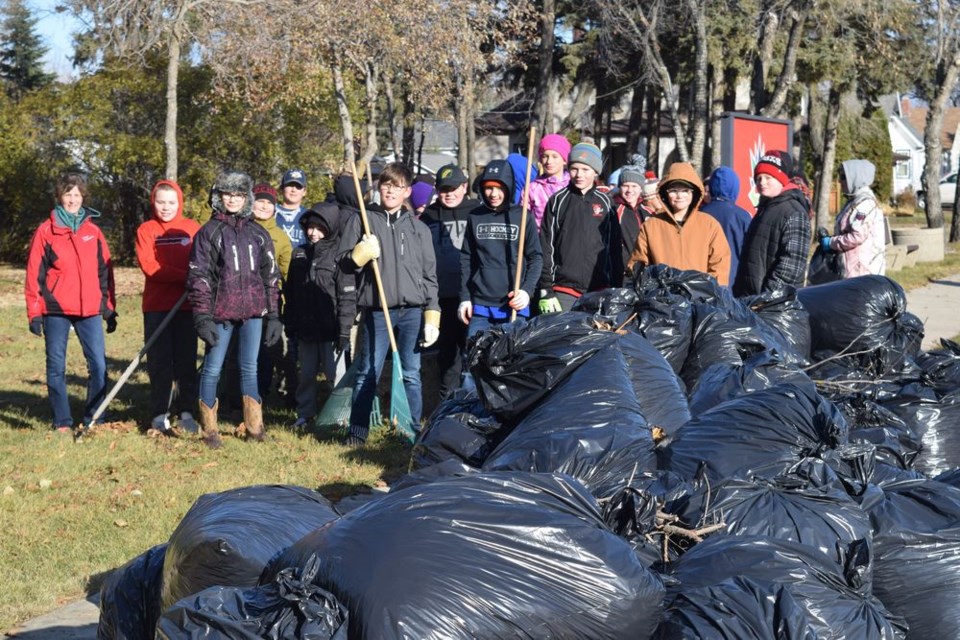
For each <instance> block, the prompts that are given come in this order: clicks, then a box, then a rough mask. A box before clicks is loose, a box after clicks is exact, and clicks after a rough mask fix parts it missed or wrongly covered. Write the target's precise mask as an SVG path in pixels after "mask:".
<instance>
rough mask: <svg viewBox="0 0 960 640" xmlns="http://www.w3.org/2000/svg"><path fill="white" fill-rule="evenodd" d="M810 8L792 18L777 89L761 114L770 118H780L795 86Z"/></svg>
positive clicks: (805, 8)
mask: <svg viewBox="0 0 960 640" xmlns="http://www.w3.org/2000/svg"><path fill="white" fill-rule="evenodd" d="M808 11H809V7H808V6H804V8H803V10H802V11H800V12H799V13H793V14H792V15H791V16H790V17H791V20H792V21H793V22H792V24H791V25H790V37H789V38H788V39H787V51H786V53H784V56H783V68H782V69H781V70H780V77H779V78H778V79H777V88H776V90H775V91H774V92H773V96H771V97H770V102H769V103H768V104H767V105H766V106H764V107H763V108H762V109H761V110H760V113H761V114H762V115H764V116H766V117H768V118H779V117H780V114H781V113H782V112H783V108H784V106H785V105H786V104H787V93H788V92H789V91H790V87H792V86H793V83H794V81H795V80H796V75H797V52H798V51H799V50H800V41H801V40H802V36H803V29H804V24H805V23H806V21H807V13H808Z"/></svg>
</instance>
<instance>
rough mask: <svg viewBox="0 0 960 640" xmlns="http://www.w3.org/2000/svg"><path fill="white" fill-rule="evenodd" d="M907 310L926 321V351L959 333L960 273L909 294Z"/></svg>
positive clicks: (924, 344) (924, 343) (924, 338)
mask: <svg viewBox="0 0 960 640" xmlns="http://www.w3.org/2000/svg"><path fill="white" fill-rule="evenodd" d="M907 311H909V312H910V313H912V314H914V315H915V316H917V317H918V318H920V319H921V320H922V321H923V326H924V335H923V349H924V350H925V351H929V350H930V349H934V348H937V347H939V346H940V338H952V337H954V336H955V335H957V334H960V274H955V275H952V276H949V277H947V278H943V279H941V280H936V281H934V282H931V283H930V284H928V285H926V286H924V287H920V288H919V289H913V290H912V291H907Z"/></svg>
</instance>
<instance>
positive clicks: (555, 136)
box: [537, 133, 570, 163]
mask: <svg viewBox="0 0 960 640" xmlns="http://www.w3.org/2000/svg"><path fill="white" fill-rule="evenodd" d="M544 151H556V152H557V153H558V154H559V155H560V157H561V158H563V161H564V163H566V162H567V159H568V158H569V157H570V141H569V140H567V139H566V138H564V137H563V136H562V135H560V134H559V133H548V134H547V135H545V136H543V138H541V139H540V148H539V149H538V150H537V155H538V156H542V155H543V152H544Z"/></svg>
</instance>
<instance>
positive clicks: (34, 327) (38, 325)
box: [30, 318, 43, 336]
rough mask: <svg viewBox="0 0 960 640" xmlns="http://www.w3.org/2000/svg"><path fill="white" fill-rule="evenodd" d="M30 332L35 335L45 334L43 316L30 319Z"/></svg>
mask: <svg viewBox="0 0 960 640" xmlns="http://www.w3.org/2000/svg"><path fill="white" fill-rule="evenodd" d="M30 333H32V334H33V335H35V336H43V318H34V319H33V320H31V321H30Z"/></svg>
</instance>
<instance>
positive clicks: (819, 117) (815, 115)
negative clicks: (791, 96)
mask: <svg viewBox="0 0 960 640" xmlns="http://www.w3.org/2000/svg"><path fill="white" fill-rule="evenodd" d="M807 105H808V111H807V113H808V114H809V115H808V116H807V122H808V123H809V125H808V126H809V128H810V149H811V150H812V151H813V158H814V165H815V166H820V164H819V162H820V160H821V159H822V158H823V125H824V123H825V122H826V120H827V114H826V110H825V109H824V103H823V96H821V94H820V89H819V87H818V86H817V84H816V83H814V82H811V83H809V84H808V85H807Z"/></svg>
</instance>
